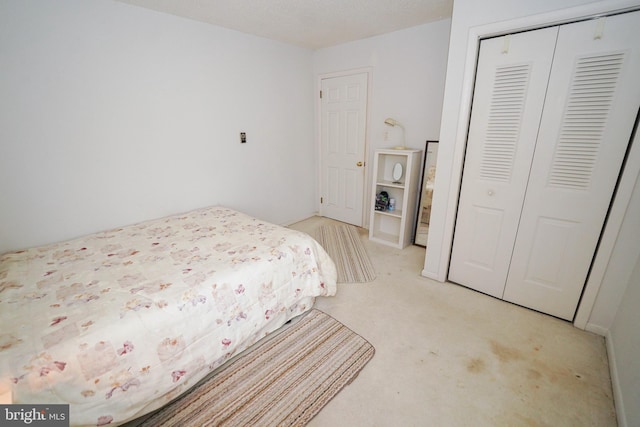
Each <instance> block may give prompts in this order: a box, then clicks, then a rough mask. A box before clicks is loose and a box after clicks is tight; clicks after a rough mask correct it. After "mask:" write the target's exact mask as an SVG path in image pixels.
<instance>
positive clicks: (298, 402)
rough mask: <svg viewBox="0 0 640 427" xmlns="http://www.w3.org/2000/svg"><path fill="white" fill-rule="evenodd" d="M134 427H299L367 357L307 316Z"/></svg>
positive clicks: (342, 330) (318, 316)
mask: <svg viewBox="0 0 640 427" xmlns="http://www.w3.org/2000/svg"><path fill="white" fill-rule="evenodd" d="M285 328H286V329H285V330H284V331H283V332H280V333H278V334H277V335H275V336H273V337H271V338H269V339H267V340H265V341H264V342H263V343H262V344H258V345H257V346H256V347H254V348H253V349H251V350H249V351H248V352H247V353H245V354H244V355H241V356H240V357H238V358H237V359H235V360H233V361H231V362H230V363H229V365H228V366H226V367H223V369H222V370H221V371H219V372H218V373H217V374H215V375H214V376H212V377H211V378H210V379H209V380H207V381H205V382H203V383H201V384H200V385H198V386H196V387H195V388H194V389H193V390H192V391H190V392H189V393H188V394H186V395H185V396H184V397H181V398H180V399H178V400H176V401H174V402H173V403H171V404H169V405H168V406H166V407H164V408H162V409H160V410H159V411H158V412H156V413H155V414H153V415H152V416H150V417H149V418H147V419H146V420H145V421H144V422H143V423H142V424H139V425H140V426H145V427H151V426H154V427H155V426H160V425H161V426H198V427H200V426H276V425H277V426H303V425H305V424H307V423H308V422H309V420H311V418H313V416H315V415H316V414H317V413H318V412H319V411H320V409H322V407H323V406H324V405H325V404H326V403H327V402H329V400H331V399H332V398H333V397H334V396H335V395H336V394H338V392H339V391H340V390H342V388H343V387H344V386H346V385H347V384H349V383H350V382H351V381H353V380H354V378H355V377H356V376H357V375H358V373H359V372H360V370H361V369H362V368H363V367H364V365H366V364H367V362H368V361H369V360H370V359H371V358H372V357H373V354H374V352H375V349H374V348H373V346H372V345H371V344H370V343H369V342H368V341H367V340H365V339H364V338H362V337H361V336H359V335H358V334H356V333H355V332H353V331H352V330H351V329H349V328H347V327H346V326H344V325H343V324H342V323H340V322H338V321H337V320H335V319H334V318H333V317H331V316H329V315H328V314H326V313H324V312H322V311H320V310H316V309H312V310H310V311H309V312H307V313H305V314H303V315H302V316H300V318H299V320H298V319H294V321H293V322H292V324H291V325H289V326H288V327H285Z"/></svg>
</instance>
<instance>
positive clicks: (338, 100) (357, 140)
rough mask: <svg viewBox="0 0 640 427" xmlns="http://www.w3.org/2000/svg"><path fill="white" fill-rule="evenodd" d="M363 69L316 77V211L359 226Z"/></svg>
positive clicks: (364, 113) (362, 181) (362, 172)
mask: <svg viewBox="0 0 640 427" xmlns="http://www.w3.org/2000/svg"><path fill="white" fill-rule="evenodd" d="M368 81H369V74H368V73H367V72H359V73H354V74H345V75H340V76H335V77H327V78H322V79H321V81H320V215H322V216H325V217H328V218H332V219H335V220H338V221H342V222H345V223H348V224H353V225H355V226H358V227H362V226H363V222H364V221H363V217H364V215H363V213H364V205H365V199H364V195H365V193H366V192H365V176H366V173H365V170H366V167H365V166H366V161H365V159H366V157H365V154H366V140H367V134H366V129H367V105H368Z"/></svg>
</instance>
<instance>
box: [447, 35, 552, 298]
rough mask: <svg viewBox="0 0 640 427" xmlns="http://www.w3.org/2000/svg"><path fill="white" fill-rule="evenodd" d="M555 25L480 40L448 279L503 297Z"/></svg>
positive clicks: (539, 112) (549, 62)
mask: <svg viewBox="0 0 640 427" xmlns="http://www.w3.org/2000/svg"><path fill="white" fill-rule="evenodd" d="M557 31H558V29H557V27H554V28H547V29H543V30H537V31H532V32H527V33H520V34H514V35H510V36H505V37H499V38H494V39H488V40H483V41H482V42H481V45H480V57H479V64H478V71H477V75H476V84H475V90H474V98H473V108H472V114H471V123H470V127H469V135H468V143H467V154H466V159H465V165H464V173H463V179H462V188H461V195H460V204H459V207H458V216H457V220H456V229H455V235H454V243H453V253H452V257H451V263H450V268H449V280H451V281H453V282H456V283H460V284H462V285H465V286H468V287H470V288H473V289H476V290H479V291H481V292H484V293H487V294H489V295H493V296H496V297H498V298H502V295H503V292H504V286H505V282H506V279H507V273H508V269H509V261H510V259H511V254H512V251H513V246H514V242H515V238H516V232H517V228H518V220H519V218H520V213H521V210H522V204H523V201H524V195H525V189H526V186H527V180H528V177H529V169H530V167H531V159H532V156H533V150H534V148H535V141H536V135H537V132H538V124H539V122H540V116H541V115H542V108H543V103H544V96H545V88H546V87H547V82H548V79H549V70H550V69H551V61H552V57H553V50H554V46H555V41H556V36H557Z"/></svg>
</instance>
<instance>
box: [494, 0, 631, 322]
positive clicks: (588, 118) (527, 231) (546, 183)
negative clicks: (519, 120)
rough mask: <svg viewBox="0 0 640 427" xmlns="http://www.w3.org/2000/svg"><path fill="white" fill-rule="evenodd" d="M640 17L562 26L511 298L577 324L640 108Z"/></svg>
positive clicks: (510, 277) (507, 291)
mask: <svg viewBox="0 0 640 427" xmlns="http://www.w3.org/2000/svg"><path fill="white" fill-rule="evenodd" d="M639 40H640V12H633V13H627V14H622V15H616V16H612V17H607V18H601V19H599V20H590V21H585V22H579V23H574V24H570V25H563V26H561V27H560V30H559V34H558V41H557V46H556V55H555V58H554V62H553V68H552V71H551V78H550V80H549V88H548V90H547V101H546V104H545V108H544V113H543V116H542V121H541V123H540V132H539V136H538V141H537V145H536V150H535V154H534V157H533V163H532V168H531V177H530V179H529V184H528V187H527V193H526V198H525V202H524V208H523V210H522V217H521V219H520V226H519V228H518V235H517V239H516V244H515V247H514V251H513V257H512V260H511V265H510V269H509V275H508V278H507V283H506V287H505V292H504V299H505V300H508V301H511V302H514V303H517V304H521V305H524V306H527V307H530V308H534V309H536V310H540V311H543V312H545V313H548V314H552V315H554V316H557V317H561V318H564V319H568V320H571V319H572V318H573V316H574V313H575V310H576V308H577V305H578V302H579V299H580V295H581V293H582V288H583V286H584V283H585V281H586V278H587V274H588V272H589V267H590V265H591V261H592V258H593V255H594V253H595V250H596V246H597V243H598V239H599V237H600V233H601V231H602V227H603V224H604V220H605V216H606V214H607V211H608V209H609V205H610V202H611V198H612V194H613V191H614V188H615V185H616V182H617V179H618V175H619V172H620V168H621V165H622V162H623V160H624V156H625V153H626V150H627V145H628V143H629V140H630V138H631V133H632V130H633V127H634V123H635V120H636V116H637V114H638V109H639V107H640V48H639V44H638V41H639Z"/></svg>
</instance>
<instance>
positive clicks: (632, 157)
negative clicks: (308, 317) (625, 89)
mask: <svg viewBox="0 0 640 427" xmlns="http://www.w3.org/2000/svg"><path fill="white" fill-rule="evenodd" d="M639 175H640V136H638V134H636V135H635V136H634V138H633V141H632V142H631V150H629V154H628V157H627V162H626V165H625V167H624V171H623V172H622V176H621V179H620V183H619V185H618V189H617V193H616V196H615V199H614V201H613V203H612V205H611V210H610V212H609V218H608V219H607V224H606V226H605V228H604V232H603V233H602V237H601V239H600V244H599V246H598V250H597V252H596V256H595V258H594V259H593V263H592V265H591V272H590V273H589V277H588V279H587V283H586V285H585V287H584V292H583V293H582V299H581V300H580V305H579V306H578V311H577V312H576V316H575V319H574V321H573V325H574V326H575V327H577V328H580V329H585V328H586V326H587V322H588V321H589V317H590V316H591V311H592V310H593V306H594V305H595V302H596V298H597V297H598V292H599V291H600V286H601V285H602V280H603V279H604V275H605V273H606V272H607V266H608V265H609V260H610V259H611V255H612V254H613V250H614V248H615V244H616V240H617V239H618V234H619V233H620V229H621V228H622V222H623V221H624V218H625V215H626V213H627V208H628V207H629V202H630V201H631V196H632V194H633V191H634V188H635V186H636V182H637V181H638V176H639Z"/></svg>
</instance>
